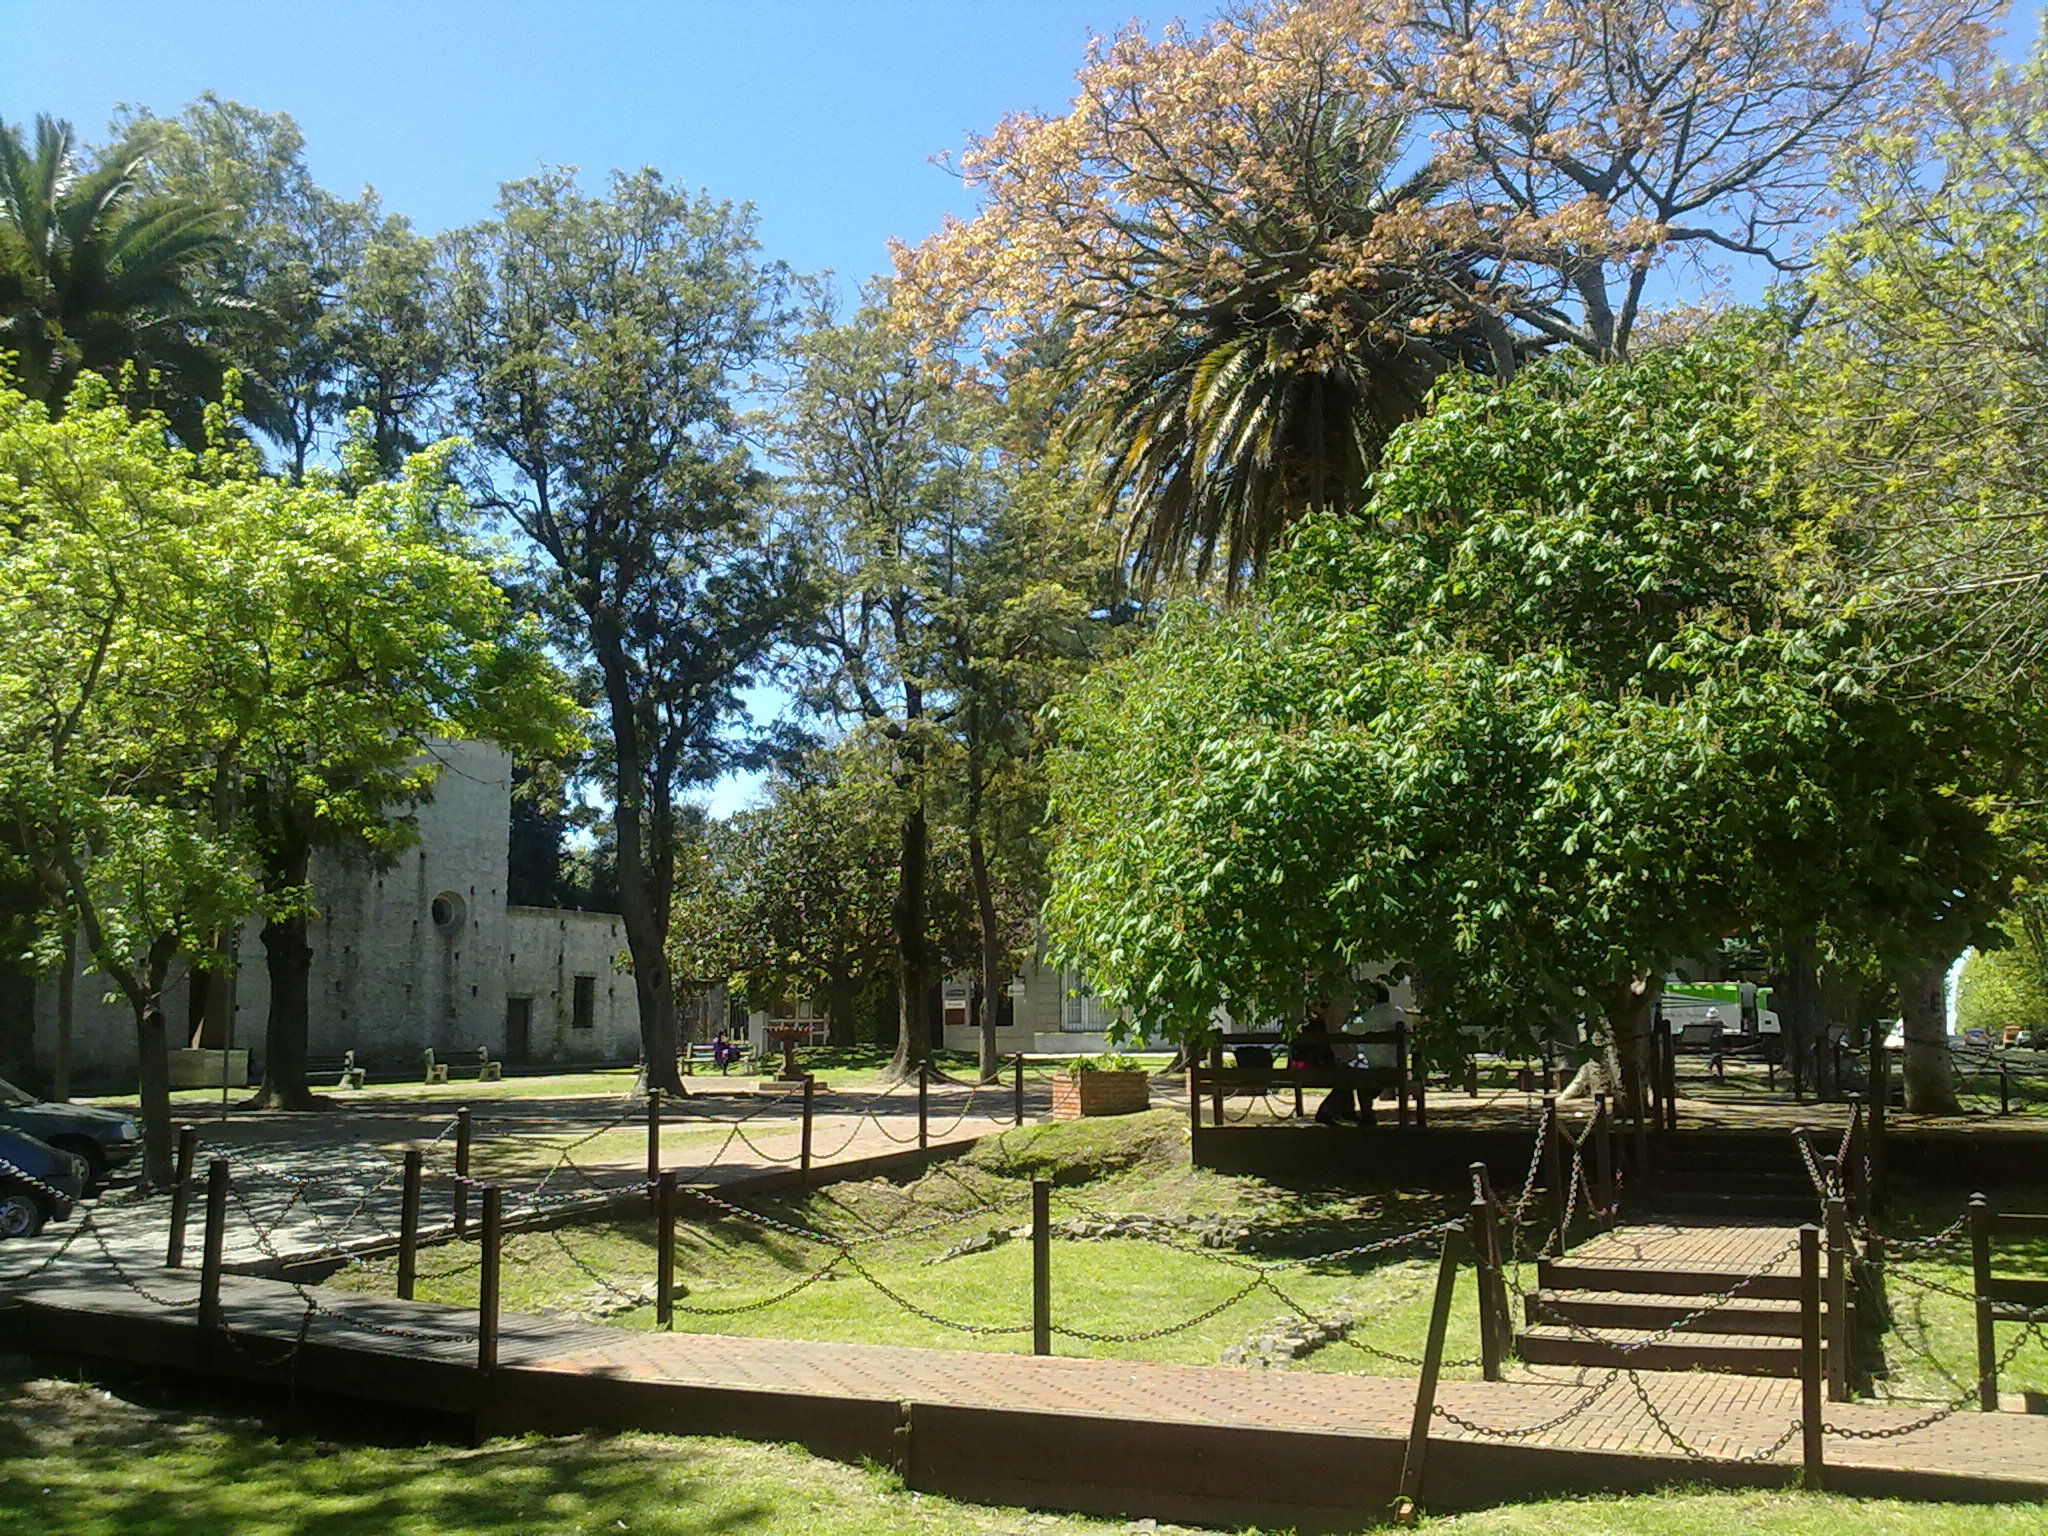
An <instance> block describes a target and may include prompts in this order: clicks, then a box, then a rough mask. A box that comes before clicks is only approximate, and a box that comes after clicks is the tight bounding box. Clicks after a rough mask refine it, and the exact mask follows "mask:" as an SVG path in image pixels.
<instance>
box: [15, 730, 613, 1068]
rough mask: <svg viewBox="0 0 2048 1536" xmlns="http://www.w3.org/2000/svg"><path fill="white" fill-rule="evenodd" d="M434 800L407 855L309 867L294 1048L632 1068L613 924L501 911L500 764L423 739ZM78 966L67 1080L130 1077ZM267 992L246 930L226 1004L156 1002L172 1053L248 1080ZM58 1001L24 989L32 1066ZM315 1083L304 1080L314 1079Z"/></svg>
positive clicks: (455, 745)
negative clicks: (303, 1029) (303, 1040)
mask: <svg viewBox="0 0 2048 1536" xmlns="http://www.w3.org/2000/svg"><path fill="white" fill-rule="evenodd" d="M431 750H432V752H433V755H434V757H435V758H436V759H437V760H438V761H439V762H440V764H441V774H440V778H439V781H438V783H437V784H436V786H435V790H434V795H433V798H432V799H431V800H429V801H427V802H426V803H424V804H422V805H420V806H419V807H418V809H417V811H416V813H415V814H416V816H417V820H418V823H419V830H420V841H419V844H418V846H416V847H413V848H409V849H407V850H406V851H405V852H404V853H401V854H400V855H398V857H397V858H396V859H395V860H394V861H392V862H391V863H389V864H387V865H384V866H382V867H378V866H375V865H373V864H371V863H370V862H369V861H368V860H366V859H364V858H362V857H360V856H355V855H349V854H343V853H322V854H319V855H316V857H315V860H314V865H313V870H312V882H311V883H312V894H313V907H314V917H313V921H312V924H311V928H310V933H309V937H310V938H311V940H312V944H313V974H312V986H311V998H310V1005H311V1020H310V1031H309V1041H308V1052H309V1054H310V1055H311V1056H312V1057H313V1058H314V1060H316V1061H320V1060H322V1059H325V1058H338V1057H339V1056H340V1055H341V1054H342V1053H343V1052H344V1051H354V1052H355V1053H356V1057H357V1060H358V1061H359V1062H360V1063H363V1064H365V1065H367V1066H371V1067H383V1068H386V1069H392V1070H401V1071H410V1070H412V1069H414V1068H416V1067H418V1066H419V1065H420V1064H421V1053H422V1052H423V1051H425V1050H427V1049H432V1050H433V1051H434V1052H435V1054H436V1056H437V1057H438V1058H439V1059H440V1060H442V1061H448V1060H451V1059H454V1060H457V1061H461V1060H468V1061H474V1060H475V1059H476V1056H477V1052H478V1050H479V1049H480V1048H481V1049H486V1050H488V1051H489V1052H490V1054H491V1056H492V1058H493V1059H495V1060H502V1061H505V1062H507V1063H509V1064H511V1065H515V1066H516V1065H519V1064H522V1063H525V1062H529V1061H531V1062H554V1061H560V1062H575V1061H591V1062H598V1061H631V1060H633V1059H635V1058H636V1057H637V1056H638V1054H639V1050H640V1024H639V1012H638V1005H637V1002H636V1000H635V997H634V992H633V981H632V977H631V976H630V975H627V974H625V972H624V971H623V970H622V962H621V958H620V957H621V954H622V952H623V951H624V950H625V948H626V936H625V927H624V924H623V923H622V922H621V920H620V919H619V918H618V917H616V916H614V915H613V914H611V913H603V912H582V911H570V910H560V909H556V908H552V907H523V906H513V905H510V904H509V903H507V901H506V900H505V890H506V883H505V880H506V858H507V851H508V840H509V829H510V825H511V793H512V785H511V772H512V764H511V759H510V757H509V756H508V755H507V754H506V753H505V752H504V751H502V750H501V749H499V748H497V747H494V746H491V745H489V744H487V743H482V742H438V743H435V744H434V746H433V748H432V749H431ZM108 990H109V988H108V987H107V985H106V983H105V979H104V978H103V977H101V976H100V975H98V973H97V972H92V971H89V970H82V971H81V978H80V980H79V983H78V987H77V1005H76V1016H75V1019H74V1022H73V1028H72V1062H73V1073H74V1077H75V1078H76V1079H77V1080H78V1081H79V1082H81V1083H82V1084H92V1083H94V1082H96V1081H97V1082H100V1083H115V1084H124V1083H128V1082H132V1081H133V1079H134V1075H135V1030H134V1025H133V1022H132V1020H131V1017H130V1015H129V1013H128V1010H127V1009H126V1007H125V1006H123V1005H121V1004H119V1003H118V1002H115V1003H108V1002H106V1001H104V1000H103V999H104V996H105V994H106V993H107V991H108ZM269 990H270V989H269V982H268V976H267V973H266V970H265V965H264V954H263V945H262V941H261V939H260V936H259V934H258V925H257V924H255V923H253V922H252V923H250V924H248V925H247V926H246V927H245V928H244V930H243V933H242V935H241V939H240V944H239V963H238V965H237V967H236V971H235V974H234V977H233V979H232V982H231V984H230V985H229V988H228V990H227V992H226V995H225V997H224V999H223V1004H224V1005H223V1006H220V1007H218V1008H214V1007H205V1008H202V1009H201V1010H200V1011H202V1012H204V1014H205V1018H204V1020H196V1019H194V1018H193V1017H192V1014H193V1011H194V1009H193V998H192V995H191V989H190V985H189V981H180V982H178V983H177V985H176V988H175V990H174V992H173V995H172V996H171V998H170V1000H169V1007H168V1010H167V1011H168V1014H169V1019H170V1023H171V1034H172V1043H173V1044H174V1045H177V1044H180V1043H183V1041H184V1039H186V1038H188V1037H189V1038H190V1040H191V1042H192V1043H193V1044H195V1045H201V1046H206V1047H211V1048H214V1049H219V1048H221V1047H224V1046H233V1047H235V1048H237V1049H242V1048H246V1049H249V1050H251V1051H253V1052H254V1054H255V1057H256V1062H255V1068H256V1070H258V1071H260V1070H261V1057H262V1047H263V1031H264V1021H265V1019H266V1017H267V1015H268V1010H269V1002H270V998H269ZM55 992H56V989H55V987H54V986H52V985H44V986H42V987H40V988H38V990H37V995H36V1029H35V1042H36V1049H37V1053H38V1055H39V1056H42V1055H45V1054H46V1053H47V1052H48V1051H49V1049H50V1042H51V1041H52V1040H53V1039H54V1037H55V1012H56V1005H55ZM317 1082H318V1079H317V1078H316V1084H317Z"/></svg>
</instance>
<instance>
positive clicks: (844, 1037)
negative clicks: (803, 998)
mask: <svg viewBox="0 0 2048 1536" xmlns="http://www.w3.org/2000/svg"><path fill="white" fill-rule="evenodd" d="M825 1038H826V1040H827V1041H828V1042H830V1043H831V1044H832V1045H834V1046H849V1045H853V1044H856V1043H857V1042H856V1041H855V1039H854V1028H853V967H851V966H847V965H840V966H834V967H833V968H832V969H831V970H830V971H828V972H827V973H826V975H825Z"/></svg>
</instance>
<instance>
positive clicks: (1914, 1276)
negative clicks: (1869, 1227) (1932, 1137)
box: [1876, 1183, 2048, 1399]
mask: <svg viewBox="0 0 2048 1536" xmlns="http://www.w3.org/2000/svg"><path fill="white" fill-rule="evenodd" d="M1984 1195H1985V1198H1986V1199H1987V1200H1988V1201H1989V1203H1990V1206H1991V1208H1992V1209H1993V1210H1994V1211H2041V1210H2044V1209H2048V1191H2044V1190H2042V1188H2041V1187H2040V1186H2039V1185H2038V1184H2028V1185H2014V1186H2009V1187H1998V1186H1993V1187H1991V1188H1988V1189H1986V1190H1985V1191H1984ZM1964 1199H1965V1197H1964V1196H1963V1195H1961V1194H1959V1193H1958V1192H1956V1191H1955V1190H1953V1189H1930V1188H1927V1187H1925V1186H1920V1185H1914V1184H1908V1183H1901V1184H1899V1185H1898V1187H1896V1188H1895V1189H1894V1191H1893V1195H1892V1201H1891V1205H1890V1208H1889V1210H1888V1211H1887V1212H1886V1215H1885V1219H1884V1221H1883V1222H1882V1223H1881V1225H1882V1227H1883V1229H1884V1231H1885V1232H1886V1233H1887V1234H1889V1235H1891V1236H1893V1237H1895V1238H1908V1239H1910V1238H1914V1237H1931V1236H1933V1235H1934V1234H1936V1233H1938V1232H1941V1231H1943V1230H1944V1229H1945V1228H1947V1227H1948V1226H1949V1224H1950V1223H1951V1222H1953V1221H1954V1220H1955V1218H1956V1217H1957V1215H1958V1214H1959V1213H1960V1212H1961V1211H1962V1209H1963V1202H1964ZM1992 1272H1993V1273H1994V1274H1995V1275H1998V1276H2001V1277H2006V1278H2018V1277H2032V1278H2036V1279H2048V1242H2044V1241H2041V1240H2039V1239H2014V1238H2006V1237H2001V1238H1998V1239H1995V1240H1994V1243H1993V1246H1992ZM1973 1289H1974V1280H1973V1276H1972V1272H1971V1267H1970V1241H1969V1235H1968V1233H1967V1231H1965V1232H1963V1233H1961V1234H1959V1235H1958V1236H1957V1237H1956V1238H1955V1239H1953V1240H1951V1241H1949V1242H1947V1243H1944V1244H1943V1245H1942V1246H1941V1247H1940V1248H1939V1249H1936V1250H1934V1251H1932V1252H1927V1251H1919V1250H1914V1249H1910V1248H1904V1247H1896V1246H1895V1247H1894V1248H1893V1249H1892V1250H1891V1251H1890V1253H1889V1255H1888V1256H1887V1262H1886V1283H1885V1292H1886V1299H1887V1301H1888V1303H1889V1305H1890V1309H1891V1317H1890V1320H1889V1321H1890V1326H1889V1327H1888V1328H1887V1329H1886V1330H1885V1334H1884V1341H1883V1347H1884V1360H1885V1367H1886V1374H1885V1375H1883V1376H1881V1377H1879V1378H1878V1380H1877V1382H1876V1389H1877V1391H1878V1393H1879V1394H1880V1395H1885V1396H1904V1397H1919V1398H1949V1399H1954V1398H1958V1397H1961V1396H1963V1395H1964V1394H1966V1393H1974V1392H1975V1390H1976V1376H1977V1334H1976V1315H1975V1311H1974V1309H1973V1308H1972V1307H1971V1305H1970V1303H1969V1302H1968V1301H1967V1300H1965V1299H1964V1297H1965V1296H1967V1295H1969V1294H1970V1293H1971V1291H1972V1290H1973ZM1955 1291H1960V1292H1962V1293H1963V1296H1957V1295H1952V1294H1950V1292H1955ZM1994 1340H1995V1344H1996V1348H1997V1351H1998V1357H1999V1359H2000V1360H2001V1361H2005V1357H2006V1355H2007V1353H2008V1351H2011V1352H2013V1353H2012V1358H2011V1360H2010V1361H2009V1362H2006V1363H2004V1364H2002V1365H2001V1367H2000V1370H1999V1377H1998V1387H1999V1391H2000V1392H2032V1393H2048V1346H2044V1345H2043V1344H2042V1342H2041V1339H2040V1337H2039V1334H2038V1332H2036V1333H2035V1334H2031V1335H2029V1334H2026V1333H2025V1330H2023V1329H2022V1328H2021V1327H2020V1326H2019V1325H2018V1324H2014V1323H2000V1324H1998V1325H1997V1327H1996V1328H1995V1330H1994Z"/></svg>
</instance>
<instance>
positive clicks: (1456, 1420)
mask: <svg viewBox="0 0 2048 1536" xmlns="http://www.w3.org/2000/svg"><path fill="white" fill-rule="evenodd" d="M1620 1375H1621V1371H1620V1370H1619V1369H1618V1368H1617V1369H1613V1370H1610V1371H1608V1373H1607V1374H1606V1375H1605V1376H1603V1377H1601V1378H1600V1380H1599V1381H1597V1382H1596V1383H1594V1384H1593V1386H1591V1387H1590V1388H1588V1389H1587V1391H1586V1394H1585V1395H1584V1396H1583V1397H1581V1398H1580V1399H1579V1400H1578V1401H1577V1402H1576V1403H1573V1404H1572V1405H1571V1407H1569V1408H1567V1409H1565V1411H1564V1412H1563V1413H1560V1414H1556V1415H1554V1416H1553V1417H1551V1418H1548V1419H1545V1420H1543V1422H1542V1423H1540V1424H1524V1425H1521V1426H1519V1427H1517V1428H1514V1429H1500V1428H1497V1427H1495V1426H1494V1425H1490V1424H1479V1423H1475V1422H1474V1421H1473V1420H1471V1419H1468V1418H1464V1417H1462V1416H1461V1415H1459V1414H1456V1413H1453V1412H1452V1411H1451V1410H1450V1409H1448V1408H1446V1407H1445V1406H1444V1405H1443V1404H1442V1403H1437V1404H1434V1405H1433V1406H1432V1407H1431V1408H1430V1413H1431V1414H1432V1415H1434V1416H1435V1417H1437V1418H1440V1419H1442V1420H1444V1421H1445V1422H1446V1423H1448V1424H1451V1425H1454V1426H1455V1427H1457V1428H1459V1429H1462V1430H1465V1431H1467V1432H1468V1433H1470V1434H1475V1435H1480V1436H1483V1437H1484V1438H1486V1439H1488V1440H1526V1439H1528V1438H1529V1437H1530V1436H1531V1435H1540V1434H1544V1433H1546V1432H1548V1431H1550V1430H1553V1429H1555V1428H1557V1427H1558V1425H1560V1424H1563V1423H1565V1422H1567V1421H1568V1420H1571V1419H1575V1418H1577V1417H1578V1416H1579V1415H1580V1414H1582V1413H1584V1412H1585V1411H1586V1410H1587V1409H1588V1408H1590V1407H1592V1406H1593V1401H1594V1399H1596V1398H1598V1397H1600V1396H1601V1395H1603V1394H1604V1393H1605V1392H1606V1391H1607V1389H1608V1388H1609V1387H1611V1386H1613V1385H1614V1383H1615V1380H1616V1379H1617V1378H1618V1377H1619V1376H1620Z"/></svg>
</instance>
